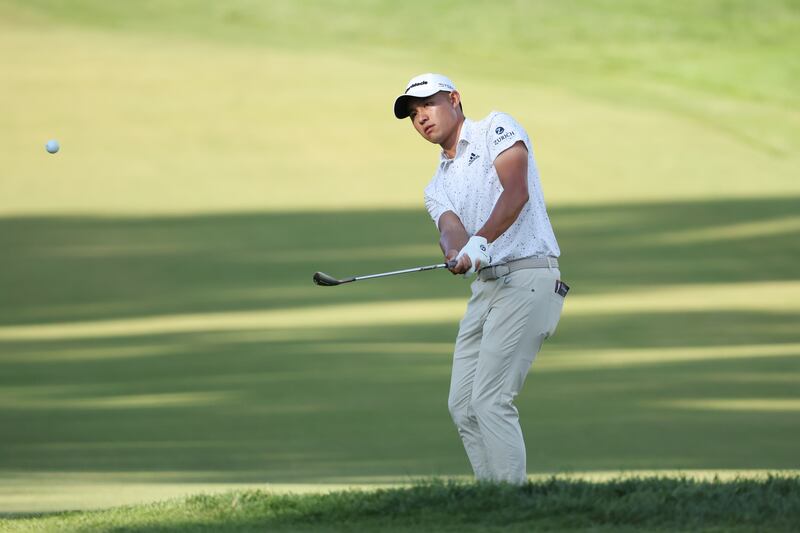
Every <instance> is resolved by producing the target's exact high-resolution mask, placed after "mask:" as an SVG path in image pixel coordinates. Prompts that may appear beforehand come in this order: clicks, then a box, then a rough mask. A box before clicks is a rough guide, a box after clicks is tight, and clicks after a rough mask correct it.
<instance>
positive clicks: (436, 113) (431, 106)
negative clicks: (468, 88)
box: [408, 91, 461, 144]
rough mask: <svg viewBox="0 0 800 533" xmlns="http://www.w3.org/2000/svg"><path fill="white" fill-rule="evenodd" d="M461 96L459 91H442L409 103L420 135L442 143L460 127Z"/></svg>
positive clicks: (413, 121) (410, 115)
mask: <svg viewBox="0 0 800 533" xmlns="http://www.w3.org/2000/svg"><path fill="white" fill-rule="evenodd" d="M460 102H461V96H460V95H459V94H458V92H456V91H453V92H452V93H448V92H446V91H440V92H438V93H436V94H434V95H431V96H428V97H427V98H414V99H412V100H411V101H410V102H409V104H408V110H409V113H410V114H409V118H410V119H411V122H412V123H413V124H414V129H416V130H417V131H418V132H419V134H420V135H422V136H423V137H424V138H425V139H426V140H428V141H430V142H432V143H434V144H442V143H443V142H444V141H445V139H447V138H448V137H450V135H452V133H453V130H454V128H457V127H458V119H459V117H460V110H459V106H458V104H459V103H460Z"/></svg>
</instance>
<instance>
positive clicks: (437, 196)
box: [425, 178, 458, 229]
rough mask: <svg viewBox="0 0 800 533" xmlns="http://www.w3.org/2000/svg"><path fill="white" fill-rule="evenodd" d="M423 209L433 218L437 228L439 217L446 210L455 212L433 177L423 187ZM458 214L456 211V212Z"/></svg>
mask: <svg viewBox="0 0 800 533" xmlns="http://www.w3.org/2000/svg"><path fill="white" fill-rule="evenodd" d="M425 209H427V210H428V213H429V214H430V215H431V218H432V219H433V223H434V224H435V225H436V228H437V229H438V228H439V218H440V217H441V216H442V215H443V214H444V213H446V212H447V211H452V212H453V213H455V212H456V210H455V208H454V207H453V204H452V203H450V199H449V198H447V195H446V194H445V193H444V191H442V190H441V188H440V187H439V183H438V180H437V179H436V178H433V179H432V180H431V182H430V183H429V184H428V186H427V187H425ZM456 214H458V213H456Z"/></svg>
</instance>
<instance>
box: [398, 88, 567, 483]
mask: <svg viewBox="0 0 800 533" xmlns="http://www.w3.org/2000/svg"><path fill="white" fill-rule="evenodd" d="M394 114H395V116H396V117H397V118H399V119H405V118H410V119H411V123H412V124H413V125H414V129H416V130H417V132H418V133H419V134H420V135H421V136H422V137H423V138H424V139H425V140H427V141H429V142H431V143H433V144H438V145H439V146H440V147H441V149H442V151H441V154H440V156H439V162H438V164H437V167H436V173H435V174H434V176H433V178H432V179H431V181H430V183H429V184H428V186H427V187H426V189H425V206H426V208H427V209H428V212H429V213H430V215H431V217H432V218H433V221H434V223H435V224H436V226H437V228H438V229H439V233H440V235H441V237H440V240H439V245H440V246H441V248H442V252H443V253H444V255H445V258H446V259H447V260H456V261H457V262H456V264H455V265H454V266H453V267H451V268H450V270H451V272H453V273H454V274H463V275H465V276H467V277H471V276H473V275H474V276H475V279H474V281H472V284H471V289H472V296H471V297H470V299H469V302H468V304H467V310H466V313H465V314H464V318H463V319H462V320H461V323H460V326H459V331H458V337H457V339H456V345H455V351H454V355H453V371H452V378H451V383H450V397H449V401H448V407H449V409H450V414H451V415H452V417H453V421H454V422H455V425H456V427H457V428H458V433H459V435H460V436H461V440H462V441H463V443H464V448H465V449H466V452H467V456H468V457H469V461H470V463H471V464H472V469H473V471H474V472H475V477H476V479H478V480H487V481H504V482H509V483H515V484H521V483H525V482H526V481H527V474H526V468H525V442H524V440H523V437H522V429H521V428H520V425H519V414H518V412H517V408H516V407H515V406H514V398H515V397H516V395H517V394H518V393H519V391H520V389H521V388H522V385H523V383H524V382H525V377H526V375H527V373H528V370H529V369H530V366H531V364H532V363H533V360H534V358H535V357H536V354H537V352H538V351H539V348H540V347H541V345H542V342H544V340H545V339H547V338H548V337H550V336H551V335H552V334H553V333H554V332H555V329H556V326H557V325H558V320H559V318H560V316H561V309H562V306H563V304H564V297H565V296H566V293H567V291H568V290H569V287H567V285H566V284H565V283H563V282H562V281H561V280H560V272H559V267H558V260H557V259H556V258H557V257H559V255H560V251H559V248H558V243H557V242H556V239H555V236H554V234H553V229H552V227H551V225H550V219H549V218H548V216H547V211H546V209H545V205H544V198H543V196H542V188H541V184H540V182H539V173H538V171H537V169H536V162H535V161H534V157H533V147H532V145H531V141H530V138H529V137H528V135H527V133H526V132H525V130H524V129H523V128H522V126H520V125H519V124H518V123H517V122H516V121H515V120H514V119H513V118H511V117H510V116H509V115H507V114H505V113H499V112H492V113H490V114H489V115H488V116H487V117H486V118H484V119H482V120H479V121H472V120H469V119H467V118H465V117H464V112H463V108H462V105H461V95H460V94H459V92H458V91H457V90H456V87H455V85H454V84H453V82H452V81H450V80H449V79H448V78H446V77H445V76H442V75H439V74H422V75H420V76H417V77H415V78H413V79H412V80H411V81H409V82H408V84H407V85H406V88H405V91H404V92H403V94H402V95H400V96H398V97H397V99H396V100H395V103H394Z"/></svg>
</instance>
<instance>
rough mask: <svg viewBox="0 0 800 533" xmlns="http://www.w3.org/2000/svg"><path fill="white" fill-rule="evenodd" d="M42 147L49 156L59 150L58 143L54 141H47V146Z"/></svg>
mask: <svg viewBox="0 0 800 533" xmlns="http://www.w3.org/2000/svg"><path fill="white" fill-rule="evenodd" d="M44 147H45V149H46V150H47V151H48V152H50V153H51V154H54V153H56V152H58V149H59V148H60V147H59V146H58V141H57V140H55V139H52V140H49V141H47V144H45V145H44Z"/></svg>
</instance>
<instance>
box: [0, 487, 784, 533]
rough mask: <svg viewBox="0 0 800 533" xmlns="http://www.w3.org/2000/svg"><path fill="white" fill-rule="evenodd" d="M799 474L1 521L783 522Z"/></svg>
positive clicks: (79, 527)
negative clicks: (725, 480) (753, 478)
mask: <svg viewBox="0 0 800 533" xmlns="http://www.w3.org/2000/svg"><path fill="white" fill-rule="evenodd" d="M798 520H800V479H798V478H796V477H795V478H789V477H774V476H770V477H767V478H766V479H761V480H736V481H731V482H721V481H719V480H714V481H692V480H689V479H685V478H682V479H666V478H641V479H636V478H634V479H618V480H612V481H608V482H604V483H592V482H588V481H580V480H564V479H556V478H552V479H549V480H547V481H540V482H530V483H528V484H527V485H524V486H522V487H513V486H508V485H495V484H472V483H470V484H467V483H459V482H444V481H432V482H423V483H419V484H416V485H414V486H412V487H409V488H397V489H379V490H375V491H344V492H333V493H329V494H310V495H286V494H283V495H278V494H271V493H269V492H264V491H260V490H250V491H238V492H231V493H227V494H223V495H215V496H208V495H197V496H192V497H189V498H186V499H182V500H173V501H169V502H163V503H155V504H149V505H141V506H131V507H121V508H115V509H110V510H106V511H98V512H76V513H63V514H56V515H52V516H42V517H27V518H26V517H19V518H9V519H7V520H2V521H0V526H2V527H3V528H4V530H5V531H9V532H23V531H46V530H52V531H109V532H110V531H113V532H123V531H130V532H134V531H139V532H156V531H176V532H190V531H193V532H194V531H197V532H199V531H215V532H226V531H530V530H537V531H572V530H592V531H791V530H792V529H793V528H795V527H796V526H797V523H798Z"/></svg>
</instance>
